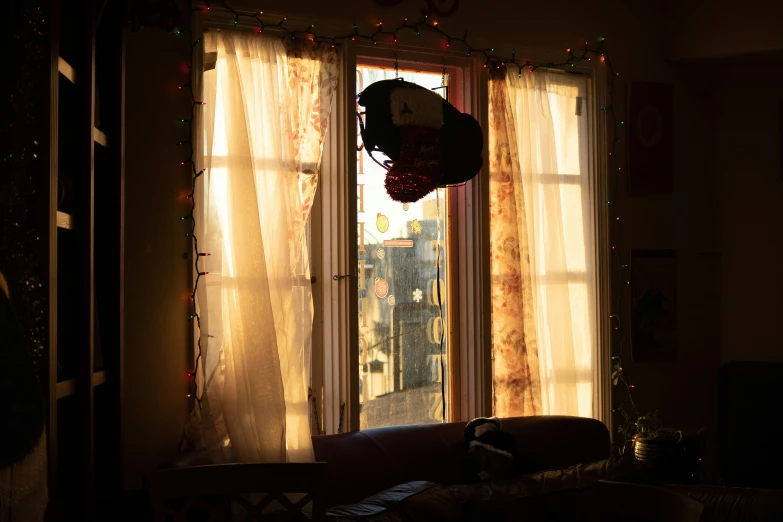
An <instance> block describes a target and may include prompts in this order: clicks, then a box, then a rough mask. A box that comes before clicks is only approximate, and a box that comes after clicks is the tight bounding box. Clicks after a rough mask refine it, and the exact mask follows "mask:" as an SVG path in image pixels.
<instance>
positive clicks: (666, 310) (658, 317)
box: [630, 250, 677, 362]
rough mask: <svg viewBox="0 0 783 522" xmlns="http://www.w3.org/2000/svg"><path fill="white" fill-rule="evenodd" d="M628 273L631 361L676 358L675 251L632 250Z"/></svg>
mask: <svg viewBox="0 0 783 522" xmlns="http://www.w3.org/2000/svg"><path fill="white" fill-rule="evenodd" d="M630 271H631V275H630V286H631V292H630V293H631V299H630V308H631V336H630V337H631V354H632V360H633V362H644V361H668V360H674V359H676V358H677V253H676V251H675V250H632V251H631V256H630Z"/></svg>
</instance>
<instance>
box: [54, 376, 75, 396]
mask: <svg viewBox="0 0 783 522" xmlns="http://www.w3.org/2000/svg"><path fill="white" fill-rule="evenodd" d="M74 393H76V379H68V380H67V381H60V382H58V383H57V399H58V400H59V399H62V398H64V397H69V396H71V395H73V394H74Z"/></svg>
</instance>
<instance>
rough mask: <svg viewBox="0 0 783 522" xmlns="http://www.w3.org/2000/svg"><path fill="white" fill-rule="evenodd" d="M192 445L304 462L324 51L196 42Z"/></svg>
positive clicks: (219, 39) (327, 76)
mask: <svg viewBox="0 0 783 522" xmlns="http://www.w3.org/2000/svg"><path fill="white" fill-rule="evenodd" d="M204 40H205V45H204V52H205V55H204V56H205V68H206V71H205V73H204V76H203V98H204V101H205V102H206V104H207V105H206V107H205V113H204V115H203V117H202V121H201V127H202V128H203V143H201V144H200V145H199V149H200V150H202V151H203V153H204V157H203V167H204V168H205V169H206V170H205V173H204V175H203V176H202V177H201V178H200V179H199V181H198V184H197V187H196V188H197V190H196V197H197V198H198V204H199V209H198V210H200V212H197V214H196V218H197V224H198V229H197V231H198V232H199V235H198V237H199V247H200V250H201V251H202V252H208V253H210V254H211V255H210V256H208V257H204V258H203V262H202V270H204V271H208V272H209V274H206V275H204V276H202V277H201V278H200V280H199V291H198V294H197V299H198V301H197V304H198V306H199V308H198V311H199V316H200V318H201V331H202V337H201V350H202V351H201V355H202V356H201V360H200V363H201V370H202V371H200V372H199V374H198V376H197V379H198V383H199V386H200V388H201V390H202V391H203V393H202V396H201V397H202V404H203V406H204V409H203V410H202V412H201V413H199V415H201V416H202V419H201V420H202V423H201V424H202V433H201V438H202V441H201V444H203V446H205V447H207V448H208V449H211V448H213V447H214V446H216V445H217V446H226V447H228V446H230V448H231V449H232V451H233V457H232V458H233V460H237V461H241V462H281V461H294V462H302V461H310V460H313V451H312V443H311V439H310V436H311V431H310V425H309V408H308V387H309V385H310V364H311V360H310V356H311V352H310V336H311V330H312V317H313V315H312V313H313V310H312V295H311V291H310V290H311V289H310V273H309V261H308V258H309V256H308V252H307V233H306V230H307V224H308V218H309V212H310V208H311V205H312V198H313V196H314V194H315V190H316V188H317V179H318V178H317V172H318V165H319V163H320V159H321V151H322V145H323V140H324V136H325V133H326V129H327V122H328V117H329V113H328V111H329V109H330V107H331V99H332V97H333V93H334V90H335V88H336V82H337V73H338V61H337V55H336V53H335V51H334V49H332V48H331V46H328V45H326V46H322V45H319V44H314V43H312V42H298V43H297V42H290V43H284V42H283V40H282V39H280V38H273V37H269V38H268V37H265V36H259V35H256V34H249V33H242V32H235V31H210V32H208V33H207V34H206V35H205V38H204Z"/></svg>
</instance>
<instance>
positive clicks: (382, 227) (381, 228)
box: [375, 213, 389, 234]
mask: <svg viewBox="0 0 783 522" xmlns="http://www.w3.org/2000/svg"><path fill="white" fill-rule="evenodd" d="M375 227H376V228H377V229H378V232H380V233H381V234H383V233H384V232H386V231H387V230H389V218H387V217H386V216H384V215H383V214H381V213H378V219H376V220H375Z"/></svg>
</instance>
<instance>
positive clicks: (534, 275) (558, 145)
mask: <svg viewBox="0 0 783 522" xmlns="http://www.w3.org/2000/svg"><path fill="white" fill-rule="evenodd" d="M500 82H502V83H501V84H500V85H496V87H497V88H499V89H502V90H505V91H506V92H505V95H506V97H507V102H506V103H507V106H506V107H507V108H506V110H507V112H508V113H509V114H510V117H509V118H508V119H510V120H512V121H513V130H514V132H513V133H512V134H511V140H512V141H515V142H516V150H515V151H514V152H515V156H516V158H515V159H517V160H518V162H519V163H518V165H519V168H518V170H517V169H513V170H512V173H513V175H514V177H515V178H516V179H514V180H513V181H514V183H515V184H517V185H518V187H519V192H522V193H523V199H524V204H522V201H520V202H519V204H517V205H516V209H517V212H518V215H517V216H516V220H515V223H516V226H517V227H518V228H519V230H518V231H517V232H518V234H519V235H520V236H522V237H526V238H527V239H526V240H527V247H528V249H529V251H528V254H529V255H528V256H519V257H518V259H519V265H520V272H521V273H526V272H527V271H528V270H529V273H530V279H531V281H530V283H528V284H530V286H531V287H532V299H531V300H529V302H527V303H526V306H527V307H528V308H530V309H529V310H526V313H525V315H526V316H527V315H528V312H529V314H530V315H531V316H532V317H533V318H534V321H535V333H536V341H537V343H536V344H537V354H530V355H531V356H535V355H537V359H538V371H539V376H540V395H541V400H540V407H541V413H543V414H546V415H578V416H583V417H592V416H595V414H596V413H597V412H594V409H593V382H592V379H593V371H592V370H593V364H594V360H595V350H596V335H597V332H596V326H597V325H596V316H595V313H596V311H595V292H596V267H595V264H596V263H595V245H594V244H595V241H594V237H595V233H594V228H595V227H594V212H593V202H592V201H591V194H592V193H593V190H592V187H591V185H592V183H593V180H592V178H591V176H590V170H589V148H588V141H587V140H588V105H587V103H586V97H587V80H586V79H585V78H584V77H581V76H577V75H569V74H563V73H557V72H543V71H536V72H535V73H533V74H526V73H525V74H522V75H521V76H518V75H516V74H509V75H507V76H506V78H505V79H504V80H500ZM510 146H511V147H512V148H513V147H514V143H510ZM492 176H493V173H491V174H490V179H492ZM490 228H491V229H492V228H493V223H492V221H491V222H490ZM528 260H529V267H525V265H524V263H525V262H527V261H528ZM493 299H494V296H493ZM493 311H494V310H493ZM493 320H494V318H493Z"/></svg>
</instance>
